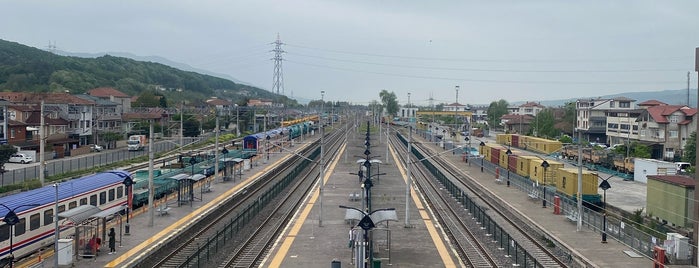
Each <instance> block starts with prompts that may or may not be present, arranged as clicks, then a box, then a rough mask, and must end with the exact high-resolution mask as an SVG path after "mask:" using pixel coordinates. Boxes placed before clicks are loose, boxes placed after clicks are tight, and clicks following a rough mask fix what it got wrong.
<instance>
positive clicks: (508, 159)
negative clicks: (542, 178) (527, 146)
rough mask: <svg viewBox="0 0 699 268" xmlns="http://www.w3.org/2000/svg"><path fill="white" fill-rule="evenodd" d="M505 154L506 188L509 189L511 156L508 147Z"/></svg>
mask: <svg viewBox="0 0 699 268" xmlns="http://www.w3.org/2000/svg"><path fill="white" fill-rule="evenodd" d="M505 154H507V187H510V155H512V150H510V148H509V146H508V148H507V152H505ZM544 174H546V173H544Z"/></svg>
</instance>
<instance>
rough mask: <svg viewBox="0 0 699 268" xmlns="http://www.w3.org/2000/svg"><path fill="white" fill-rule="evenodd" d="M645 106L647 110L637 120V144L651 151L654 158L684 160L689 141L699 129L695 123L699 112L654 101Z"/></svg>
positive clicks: (644, 104) (682, 106)
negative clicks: (647, 146)
mask: <svg viewBox="0 0 699 268" xmlns="http://www.w3.org/2000/svg"><path fill="white" fill-rule="evenodd" d="M641 104H643V107H646V108H645V109H643V111H642V112H641V113H640V115H639V116H638V118H637V119H636V121H637V124H638V126H639V130H638V137H637V140H638V141H639V142H641V143H643V144H647V145H649V146H650V147H651V149H652V150H651V156H652V158H656V159H665V160H668V161H677V160H678V159H679V158H680V157H681V156H682V153H683V149H684V146H685V145H686V143H687V138H689V136H690V135H691V134H692V132H693V131H695V130H696V129H697V127H696V126H697V125H696V124H697V123H696V120H694V118H695V116H696V113H697V109H695V108H690V107H688V106H686V105H668V104H665V103H662V102H659V101H654V100H653V101H647V102H643V103H641ZM641 104H639V105H641Z"/></svg>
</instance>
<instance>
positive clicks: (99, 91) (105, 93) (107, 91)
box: [87, 87, 129, 98]
mask: <svg viewBox="0 0 699 268" xmlns="http://www.w3.org/2000/svg"><path fill="white" fill-rule="evenodd" d="M87 94H88V95H90V96H95V97H112V96H114V97H117V98H128V97H129V95H126V94H124V92H121V91H119V90H116V89H115V88H111V87H98V88H95V89H90V90H89V91H87Z"/></svg>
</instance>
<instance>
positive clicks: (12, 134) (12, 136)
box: [10, 129, 15, 139]
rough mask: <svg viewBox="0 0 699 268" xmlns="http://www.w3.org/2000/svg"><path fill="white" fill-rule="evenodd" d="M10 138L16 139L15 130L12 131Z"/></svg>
mask: <svg viewBox="0 0 699 268" xmlns="http://www.w3.org/2000/svg"><path fill="white" fill-rule="evenodd" d="M10 138H12V139H14V138H15V130H14V129H10Z"/></svg>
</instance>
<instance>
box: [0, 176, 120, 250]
mask: <svg viewBox="0 0 699 268" xmlns="http://www.w3.org/2000/svg"><path fill="white" fill-rule="evenodd" d="M130 176H131V174H129V172H127V171H124V170H114V171H108V172H103V173H97V174H93V175H89V176H85V177H82V178H78V179H73V180H70V181H67V182H61V183H60V184H58V196H57V195H56V188H55V187H54V186H53V185H48V186H44V187H42V188H38V189H34V190H30V191H26V192H21V193H17V194H13V195H9V196H4V197H0V216H2V217H3V221H2V222H0V259H3V260H7V259H8V257H10V253H12V254H13V255H14V256H15V258H19V257H22V256H26V255H29V254H31V253H33V252H35V251H37V250H39V249H41V248H44V247H47V246H50V245H52V244H53V242H54V234H55V227H54V226H55V222H54V220H55V219H54V215H55V214H54V213H56V212H55V211H54V209H55V205H56V203H55V202H56V200H57V198H58V213H59V214H60V213H61V212H64V211H67V210H70V209H73V208H76V207H78V206H81V205H93V206H95V207H98V208H100V209H102V210H106V209H110V208H115V207H120V206H126V205H127V204H128V198H129V197H128V196H127V192H126V188H125V187H126V186H125V185H124V179H125V178H127V177H130ZM10 212H14V213H15V214H16V215H17V219H18V221H16V222H17V223H16V224H15V225H14V228H12V226H11V225H9V224H8V223H7V222H8V221H12V218H13V217H11V215H12V213H10ZM5 217H7V218H5ZM59 223H60V224H61V225H60V229H61V232H62V233H64V232H68V233H71V234H72V233H74V229H73V224H74V223H72V222H69V221H65V220H59ZM10 236H12V237H10ZM61 236H62V237H65V236H66V235H61ZM11 243H12V244H11ZM11 247H12V249H11ZM10 251H12V252H10Z"/></svg>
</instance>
